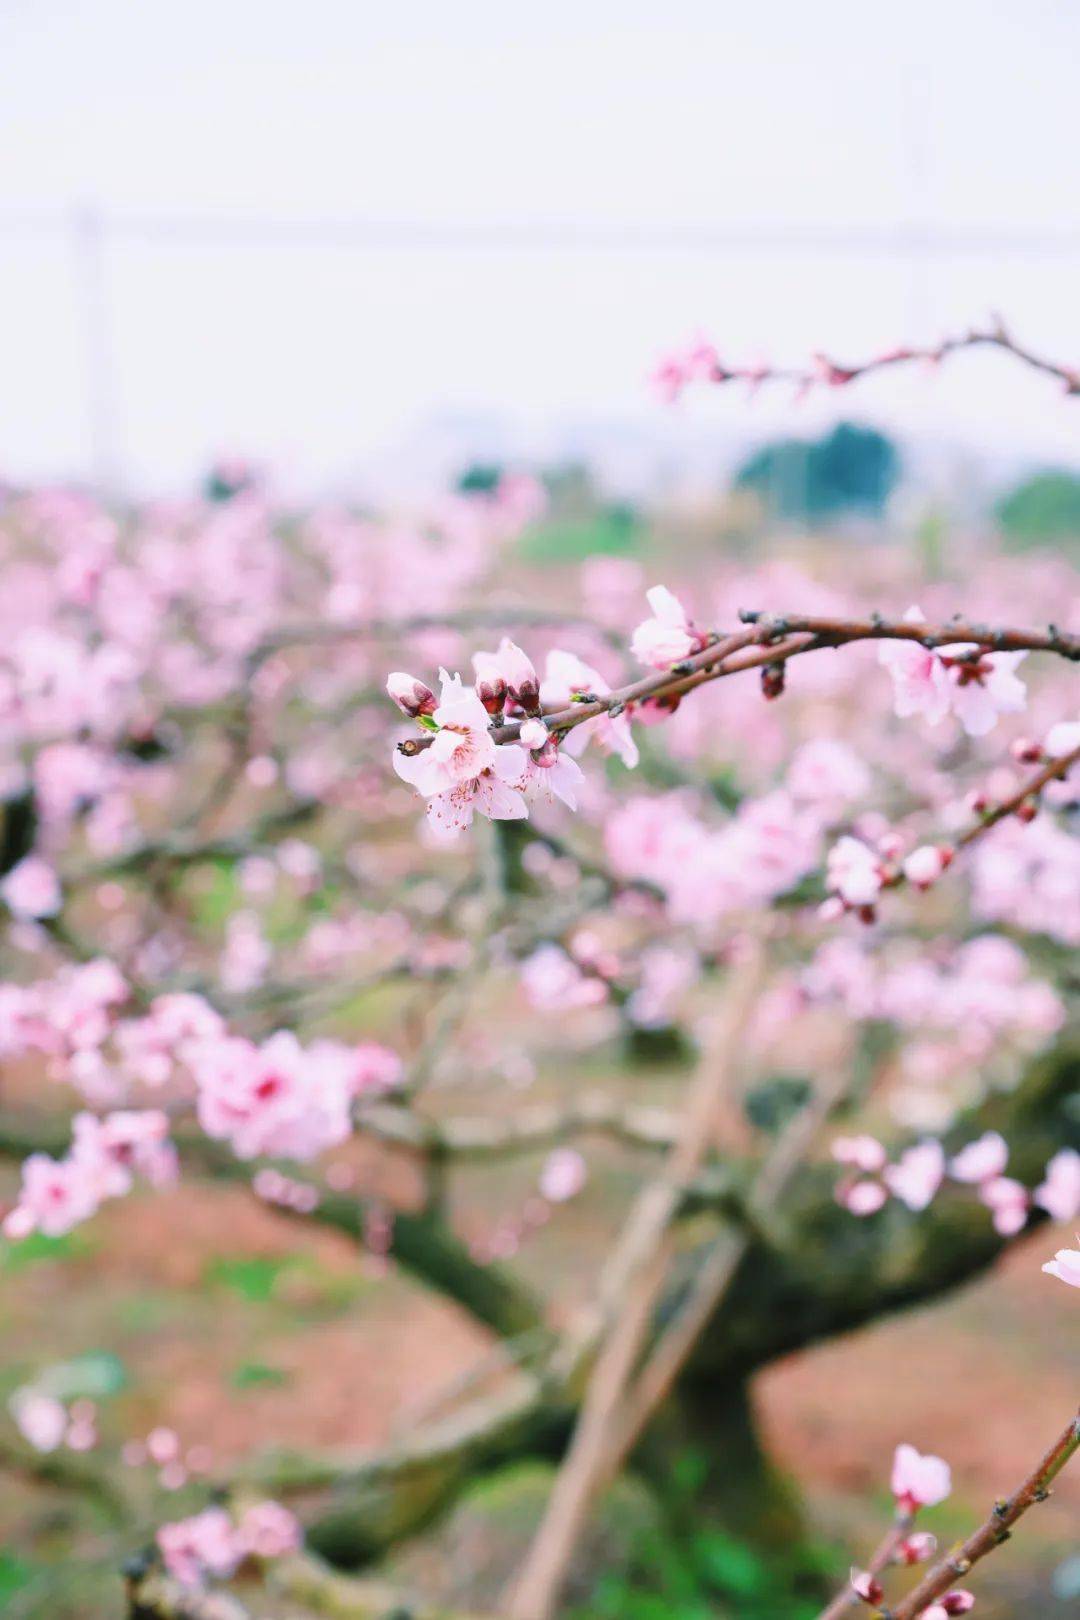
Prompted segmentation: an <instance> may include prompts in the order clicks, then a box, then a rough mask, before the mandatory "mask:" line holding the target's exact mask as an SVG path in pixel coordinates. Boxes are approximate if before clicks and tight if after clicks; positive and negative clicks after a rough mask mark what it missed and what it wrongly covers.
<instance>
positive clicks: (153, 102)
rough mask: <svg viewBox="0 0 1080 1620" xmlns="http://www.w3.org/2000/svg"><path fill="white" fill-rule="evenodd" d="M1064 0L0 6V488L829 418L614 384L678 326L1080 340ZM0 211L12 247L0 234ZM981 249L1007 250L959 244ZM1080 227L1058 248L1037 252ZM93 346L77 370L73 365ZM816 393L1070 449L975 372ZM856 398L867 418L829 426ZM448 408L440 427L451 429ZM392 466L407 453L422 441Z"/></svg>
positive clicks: (722, 440) (733, 342) (999, 444)
mask: <svg viewBox="0 0 1080 1620" xmlns="http://www.w3.org/2000/svg"><path fill="white" fill-rule="evenodd" d="M1078 61H1080V7H1078V6H1076V5H1075V4H1073V3H1072V0H937V4H931V3H929V0H909V3H907V4H905V5H904V6H903V7H900V6H889V7H888V8H886V7H884V6H881V5H875V4H873V3H869V4H868V3H867V0H861V3H858V0H856V3H849V0H816V3H815V4H814V5H807V4H806V3H805V0H743V3H741V4H737V5H736V4H731V3H728V0H701V3H696V0H665V3H664V4H663V5H658V4H656V3H655V0H653V3H649V4H644V3H640V0H576V3H568V0H545V4H544V5H542V6H540V5H532V6H528V7H525V6H522V5H520V4H517V5H515V4H513V3H512V0H510V3H508V0H501V3H499V0H492V3H488V0H455V3H454V4H453V5H451V4H448V3H447V0H441V3H440V0H395V3H394V4H393V5H389V6H387V5H379V6H376V5H374V4H372V3H370V0H304V3H303V4H299V3H298V0H289V3H273V0H213V3H210V0H185V4H184V5H183V6H175V5H173V4H171V3H169V4H167V3H165V0H92V3H90V4H87V3H86V0H82V3H81V4H75V3H61V0H0V357H2V362H3V371H2V376H3V384H4V386H3V387H2V388H0V476H2V475H3V474H4V473H5V472H6V473H7V474H9V475H10V476H15V477H20V476H55V475H68V474H79V473H83V474H85V473H87V472H89V471H91V470H92V469H93V467H94V465H95V458H96V459H97V460H98V461H99V462H100V461H101V460H102V459H104V458H106V457H108V458H110V459H111V460H112V461H113V463H114V464H115V466H116V468H117V470H118V472H119V473H120V474H121V475H122V477H123V478H124V480H125V481H126V482H127V483H129V484H132V485H138V486H149V485H152V484H163V485H168V486H173V487H175V486H176V485H178V484H181V483H183V482H184V481H185V480H188V479H190V478H191V477H192V476H193V474H194V472H195V471H196V469H197V468H199V467H200V466H201V465H203V464H204V463H205V461H206V460H207V459H208V457H209V456H210V455H211V454H212V453H213V452H214V451H215V450H218V449H221V448H223V447H224V448H236V449H241V450H245V451H249V452H252V453H254V454H256V455H258V456H260V457H264V458H269V459H271V460H273V461H275V462H278V463H281V464H282V465H283V466H284V467H285V468H286V469H287V471H288V473H289V474H290V475H291V476H293V477H294V478H296V479H301V480H304V481H307V482H312V481H318V480H340V479H342V478H345V477H347V476H349V475H352V474H357V475H359V476H360V477H361V478H366V479H368V480H376V481H377V480H378V479H379V478H380V477H382V478H383V479H384V480H385V479H386V478H391V477H392V476H394V475H396V474H399V473H400V474H404V472H405V471H406V470H407V469H408V467H409V465H410V458H412V459H413V461H414V462H415V461H416V458H417V457H419V456H420V454H421V447H422V448H423V450H424V452H425V453H431V452H433V447H434V448H435V449H437V447H438V446H439V445H440V444H441V443H445V442H448V441H449V440H450V439H452V440H453V442H454V443H455V444H458V443H459V442H460V437H461V429H460V426H459V424H460V423H463V422H464V423H465V424H466V425H468V424H472V432H473V435H474V442H475V446H476V447H477V448H480V447H481V445H482V444H483V442H484V441H485V439H490V441H491V443H492V447H493V448H494V449H499V448H502V447H503V446H504V445H506V444H511V445H514V444H516V445H519V446H521V447H522V448H524V449H533V450H540V449H545V450H549V449H553V448H557V447H560V446H565V445H569V444H572V443H573V442H575V438H576V437H581V436H582V435H584V437H585V438H586V439H588V440H590V441H596V440H605V437H606V439H611V438H612V437H616V436H617V435H615V433H614V426H613V424H615V423H616V422H621V423H622V424H623V426H624V429H625V440H624V442H625V444H626V445H627V446H628V447H629V450H628V454H636V453H637V452H638V450H639V448H640V447H641V446H643V445H647V444H651V443H653V442H659V443H663V442H668V443H670V444H672V445H674V444H677V442H678V439H679V436H680V435H685V436H686V439H687V441H688V442H690V441H694V442H696V443H697V444H698V445H699V446H700V445H701V444H702V443H704V444H706V445H708V444H710V443H711V442H712V440H713V439H714V438H715V441H716V444H717V447H718V450H717V457H718V463H719V462H720V461H721V460H722V459H723V446H724V445H725V444H730V443H731V440H732V438H733V437H735V436H738V437H739V438H740V439H745V437H746V436H747V435H748V434H757V433H765V432H767V431H770V430H776V429H778V428H785V429H787V430H792V429H794V430H798V429H800V428H802V427H805V428H807V429H810V428H816V427H817V426H818V425H819V423H820V422H822V421H824V420H827V419H828V417H829V414H830V413H831V412H832V411H833V410H834V408H835V407H834V402H833V401H831V400H825V401H822V402H820V403H818V404H815V405H811V406H809V407H803V408H802V409H801V410H799V411H796V410H794V409H793V408H792V407H791V406H790V404H789V402H787V401H786V400H783V399H781V398H774V399H772V400H770V401H762V400H759V401H758V402H757V403H755V404H754V405H753V406H752V407H748V406H747V404H746V402H745V400H743V399H741V398H736V397H734V396H730V395H725V396H713V397H709V398H704V397H701V398H698V399H696V400H694V401H691V402H688V405H687V407H686V408H685V409H684V410H683V411H682V412H681V413H680V415H679V416H678V417H677V418H676V419H674V420H673V419H672V418H671V417H670V415H666V414H665V413H664V412H663V411H662V409H661V408H660V407H659V406H657V405H654V404H653V403H652V402H651V401H650V399H649V397H648V395H647V392H646V390H645V388H644V386H643V378H644V376H645V375H646V373H647V372H648V370H649V369H650V367H651V366H652V364H653V362H654V360H655V358H656V356H657V354H658V353H659V352H660V351H661V350H662V349H664V348H665V347H669V346H671V345H672V344H675V343H678V342H679V341H681V340H682V339H684V338H685V337H686V336H688V335H691V334H693V333H694V332H696V331H698V330H703V331H705V332H707V333H709V335H711V336H712V337H714V339H715V340H716V341H717V342H718V344H719V345H720V347H721V350H722V352H724V353H726V354H729V355H730V356H731V357H732V358H734V359H747V358H751V359H752V358H757V357H760V356H766V357H771V358H774V359H794V358H800V357H802V356H803V355H804V354H805V353H806V352H807V351H808V350H810V349H813V348H817V347H823V348H826V349H829V350H835V351H836V352H837V353H838V354H839V355H840V356H841V357H845V356H848V355H851V356H858V355H860V354H862V353H864V352H866V351H868V350H872V349H874V348H877V347H881V346H890V345H891V344H893V343H895V342H897V341H901V340H919V339H929V338H933V337H935V336H937V335H939V334H940V333H941V332H942V331H944V330H946V329H949V328H952V327H955V326H957V325H962V324H965V323H967V322H969V321H978V320H980V319H982V318H983V317H984V316H985V315H986V313H987V311H988V310H990V309H998V310H1000V311H1001V312H1002V313H1003V314H1004V315H1005V316H1006V317H1007V318H1008V319H1009V320H1010V322H1011V323H1012V324H1013V325H1014V327H1015V329H1016V330H1017V332H1018V333H1019V334H1021V335H1022V336H1023V337H1024V338H1026V339H1027V340H1028V341H1030V342H1031V344H1032V345H1034V346H1036V347H1042V348H1044V349H1045V350H1046V351H1047V352H1049V353H1052V354H1053V355H1054V356H1055V357H1059V358H1062V359H1065V360H1069V359H1071V360H1075V361H1080V299H1078V297H1077V283H1078V271H1080V187H1078V185H1077V178H1076V162H1077V153H1078V152H1080V98H1078V97H1077V95H1076V76H1077V66H1078ZM77 206H83V207H88V208H91V209H96V210H99V211H101V212H102V213H103V214H104V215H105V216H106V217H111V216H117V217H128V218H130V217H132V216H136V215H137V216H140V217H145V216H147V215H151V216H153V218H154V219H159V220H162V221H168V220H173V221H178V220H181V219H190V218H191V216H198V218H200V219H205V218H207V217H210V218H211V219H216V220H219V221H230V222H234V223H236V222H240V221H243V220H245V219H246V220H257V219H262V218H265V217H268V216H269V217H272V218H274V219H284V220H296V219H307V220H317V219H326V218H336V219H345V220H367V221H384V222H394V221H398V222H407V223H410V224H428V225H446V226H451V227H466V226H477V227H479V226H486V227H489V228H492V229H495V228H498V227H500V226H505V227H511V228H512V227H520V226H529V227H537V226H544V225H555V226H559V227H563V228H567V229H574V228H578V229H586V230H587V229H589V228H590V227H591V228H594V229H595V228H597V227H599V226H608V227H616V226H621V227H627V228H630V229H632V230H635V231H641V232H645V233H650V234H651V235H652V236H653V237H654V238H663V236H664V233H665V231H667V232H668V233H673V234H674V236H675V238H676V239H678V237H679V235H680V233H682V234H683V235H685V233H686V232H687V231H695V230H697V231H707V230H708V229H709V228H721V229H723V228H731V227H737V226H740V225H754V224H762V223H765V224H768V225H770V226H780V227H782V226H785V225H787V226H792V227H797V228H805V227H807V226H818V227H830V228H832V227H836V228H844V229H849V230H853V231H856V232H857V231H859V230H860V229H862V228H873V229H878V230H885V231H888V230H891V229H894V228H895V229H903V228H905V227H913V226H915V227H942V228H944V229H946V230H947V231H949V232H957V233H961V234H962V233H963V232H964V231H965V230H971V231H973V232H975V233H976V234H978V233H982V238H983V243H984V245H983V246H982V247H981V248H980V247H979V246H978V244H976V246H975V248H974V249H970V250H965V251H962V252H956V253H951V254H935V255H934V256H932V257H929V258H921V259H914V260H913V259H911V258H910V257H908V256H904V255H899V254H897V253H895V252H890V251H888V250H883V249H877V250H865V249H864V250H859V251H855V250H852V249H850V248H849V249H844V250H839V249H838V250H836V251H833V252H829V253H826V252H811V251H809V250H807V249H806V248H805V247H790V246H789V247H787V248H785V249H783V250H782V251H763V250H761V249H760V248H755V249H738V250H733V249H730V248H720V249H713V250H710V251H697V252H694V251H690V250H688V249H687V248H685V247H680V246H678V245H677V240H676V245H674V246H669V247H666V248H665V247H650V248H649V250H648V251H630V250H627V249H623V250H616V249H612V248H608V249H597V248H595V247H594V248H591V249H590V248H585V247H578V248H570V249H567V248H561V249H552V248H547V249H544V248H539V247H536V246H527V247H526V246H518V247H512V246H510V247H508V246H505V245H504V246H499V247H491V246H486V245H485V246H480V247H462V246H453V247H450V248H447V247H441V248H438V247H432V246H428V247H426V248H424V250H423V251H405V250H402V249H401V248H400V247H399V246H398V247H395V246H389V247H387V246H381V247H378V248H372V247H371V246H370V245H368V246H357V245H353V246H349V247H336V248H334V247H324V246H311V245H306V244H300V243H296V242H292V243H286V244H280V243H279V244H277V245H268V244H267V243H266V242H265V240H263V239H260V238H258V237H255V238H253V239H251V240H250V241H236V240H229V241H227V242H221V241H217V242H215V241H213V240H212V239H211V240H209V241H207V240H206V239H205V238H196V239H194V240H192V239H191V237H190V236H185V235H183V234H173V235H168V234H166V235H164V236H161V235H157V236H145V235H142V236H139V235H132V234H131V233H127V234H120V235H118V236H114V237H110V238H109V239H108V241H107V245H106V249H105V253H104V261H103V262H104V286H103V289H102V294H101V299H100V300H97V301H96V292H95V288H94V285H93V282H92V280H90V279H89V278H88V273H87V265H86V259H85V257H80V256H79V254H78V253H77V252H76V250H75V248H74V247H73V244H72V239H71V238H72V232H71V224H70V222H71V218H72V214H73V211H74V209H75V208H76V207H77ZM5 221H7V226H6V228H5V225H4V222H5ZM989 231H992V232H996V233H998V234H999V235H1000V234H1002V233H1004V234H1005V235H1008V236H1015V237H1016V238H1017V239H1024V238H1025V237H1026V238H1027V239H1028V241H1029V242H1031V241H1032V239H1033V245H1030V246H1028V247H1026V248H1023V247H1022V248H1020V249H1018V250H1016V251H1003V250H1000V249H998V250H996V251H987V249H986V246H985V237H986V233H987V232H989ZM1060 233H1065V234H1068V233H1075V237H1074V240H1073V245H1072V247H1071V249H1070V250H1069V251H1065V252H1060V251H1059V252H1054V251H1051V249H1052V243H1048V242H1047V237H1048V236H1049V237H1053V236H1054V235H1055V234H1060ZM93 356H96V360H94V363H93V364H92V363H91V360H92V357H93ZM842 403H843V405H844V408H845V409H846V410H847V411H849V412H852V411H853V410H855V411H856V414H859V415H862V416H864V417H869V418H871V419H876V420H881V421H884V422H887V423H891V424H893V425H895V426H898V427H900V428H902V429H904V430H905V431H909V432H912V433H914V434H917V435H918V436H919V437H920V438H922V439H923V440H924V441H931V442H932V441H933V440H935V439H942V440H944V439H962V440H964V441H965V442H967V443H969V444H971V445H974V446H976V447H979V446H985V447H987V448H988V449H991V450H1004V448H1005V447H1016V448H1017V449H1018V450H1020V451H1022V452H1023V453H1024V454H1028V455H1032V456H1037V457H1044V458H1046V459H1050V458H1054V459H1067V460H1069V461H1075V462H1077V463H1078V464H1080V401H1076V402H1073V403H1071V404H1070V403H1069V402H1067V401H1063V400H1061V399H1060V398H1059V397H1058V396H1057V394H1056V393H1055V392H1054V390H1053V388H1052V386H1050V385H1048V384H1046V383H1043V382H1040V381H1038V380H1036V379H1034V378H1031V377H1028V376H1026V375H1023V374H1017V373H1016V372H1014V371H1013V370H1011V369H1010V367H1009V366H1008V364H1007V363H1006V362H1004V361H1002V360H1000V359H996V358H994V357H991V356H985V357H971V358H969V359H965V360H964V361H962V362H960V363H958V364H957V365H956V367H955V369H954V370H952V371H950V372H949V373H948V375H943V376H942V377H940V378H938V379H936V380H934V381H927V380H926V379H925V378H924V377H922V376H919V377H915V376H908V377H906V378H904V379H902V380H901V379H899V378H897V379H892V380H889V381H885V380H882V381H881V382H877V383H874V384H870V385H867V386H866V387H865V388H863V389H862V390H860V393H859V394H858V396H850V395H849V396H846V397H845V398H844V399H843V401H842ZM856 408H857V410H856ZM448 424H449V425H448ZM421 459H422V458H421Z"/></svg>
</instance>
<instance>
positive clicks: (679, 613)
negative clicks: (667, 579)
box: [630, 585, 705, 669]
mask: <svg viewBox="0 0 1080 1620" xmlns="http://www.w3.org/2000/svg"><path fill="white" fill-rule="evenodd" d="M645 597H646V600H647V601H648V604H649V606H650V607H651V608H652V618H651V619H645V620H643V621H642V623H641V624H639V625H638V627H637V629H636V630H635V631H634V634H633V636H632V637H631V641H630V650H631V652H632V653H633V655H634V657H635V658H637V659H639V660H640V662H641V663H643V664H648V666H649V667H650V669H670V667H671V665H672V664H677V663H679V662H680V661H681V660H682V659H683V658H689V656H690V654H691V653H693V652H698V651H699V650H700V648H701V647H703V646H704V645H705V638H704V636H703V635H702V634H701V632H700V631H699V630H696V629H695V628H694V625H693V623H692V622H691V620H690V617H689V615H688V614H687V611H686V609H685V608H684V607H683V605H682V603H681V602H680V601H679V599H678V597H677V596H673V595H672V593H671V591H669V590H668V588H667V586H666V585H654V586H653V587H652V589H651V590H649V591H646V592H645Z"/></svg>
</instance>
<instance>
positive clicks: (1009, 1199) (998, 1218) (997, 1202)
mask: <svg viewBox="0 0 1080 1620" xmlns="http://www.w3.org/2000/svg"><path fill="white" fill-rule="evenodd" d="M979 1198H980V1199H981V1201H982V1202H983V1203H984V1204H985V1205H986V1207H987V1209H989V1210H990V1211H991V1213H992V1215H993V1217H994V1230H995V1232H997V1233H999V1234H1000V1235H1001V1236H1002V1237H1015V1236H1016V1234H1017V1232H1020V1231H1022V1230H1023V1228H1024V1226H1025V1225H1026V1223H1027V1218H1028V1210H1029V1208H1030V1207H1031V1200H1030V1198H1029V1197H1028V1191H1027V1188H1026V1187H1025V1186H1024V1185H1023V1184H1022V1183H1021V1182H1019V1181H1015V1180H1014V1179H1013V1177H1012V1176H994V1177H993V1178H992V1179H991V1180H990V1181H984V1182H983V1183H982V1185H981V1186H980V1187H979Z"/></svg>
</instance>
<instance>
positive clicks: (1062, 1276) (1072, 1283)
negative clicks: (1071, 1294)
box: [1043, 1249, 1080, 1288]
mask: <svg viewBox="0 0 1080 1620" xmlns="http://www.w3.org/2000/svg"><path fill="white" fill-rule="evenodd" d="M1043 1270H1044V1271H1045V1272H1046V1274H1047V1276H1048V1277H1057V1279H1058V1280H1059V1282H1063V1283H1068V1285H1069V1287H1070V1288H1080V1249H1059V1250H1058V1252H1057V1254H1055V1256H1054V1258H1053V1259H1052V1260H1048V1261H1047V1262H1046V1264H1045V1265H1044V1266H1043Z"/></svg>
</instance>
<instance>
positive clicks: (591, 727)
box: [522, 648, 639, 770]
mask: <svg viewBox="0 0 1080 1620" xmlns="http://www.w3.org/2000/svg"><path fill="white" fill-rule="evenodd" d="M610 691H611V687H610V685H609V684H608V682H607V681H606V680H605V679H604V677H603V676H602V675H601V674H600V672H599V670H596V669H593V668H592V666H591V665H590V664H586V663H585V662H584V660H582V659H580V658H578V657H577V655H576V654H575V653H568V652H562V651H560V650H559V649H558V648H555V649H553V650H552V651H551V652H549V653H548V655H547V665H546V668H545V674H544V682H543V685H542V686H541V688H540V696H541V698H542V699H543V701H544V702H545V703H549V704H551V705H553V706H554V707H555V708H560V709H564V708H567V707H568V706H569V704H570V702H571V699H572V698H573V697H574V696H575V694H578V693H583V692H588V693H591V694H592V695H593V696H594V697H607V696H608V694H609V693H610ZM522 738H523V740H524V727H523V728H522ZM590 738H595V739H596V741H597V742H598V743H599V745H600V747H601V748H602V749H603V751H604V753H605V754H617V755H618V756H619V758H620V759H621V760H622V762H623V764H624V765H626V766H627V767H628V768H629V769H630V770H633V768H634V766H635V765H636V764H637V762H638V757H639V756H638V748H637V744H636V742H635V741H634V738H633V734H632V732H631V730H630V720H629V717H628V716H627V715H625V714H619V715H610V714H598V715H597V716H596V718H595V719H594V720H587V721H585V722H584V723H583V724H582V725H580V726H575V727H574V729H573V731H570V732H567V734H566V739H565V741H564V742H563V744H562V747H563V749H564V751H565V752H566V753H568V754H573V755H575V756H577V755H579V754H580V753H581V752H582V750H583V749H584V748H585V747H586V745H587V743H588V742H589V740H590Z"/></svg>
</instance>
